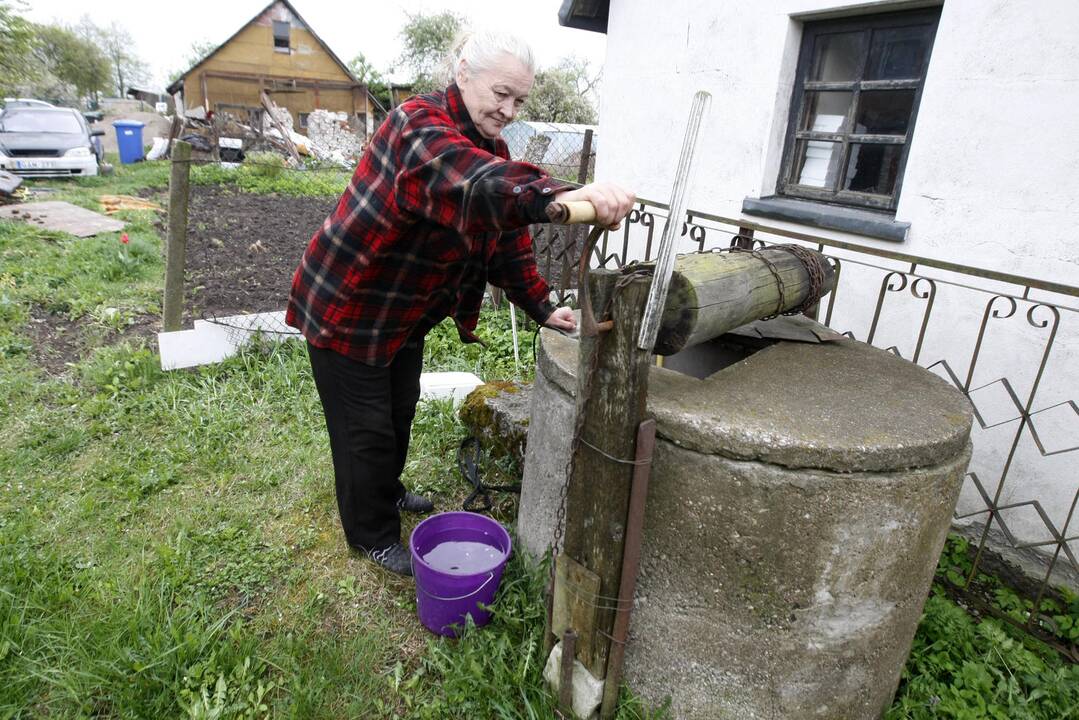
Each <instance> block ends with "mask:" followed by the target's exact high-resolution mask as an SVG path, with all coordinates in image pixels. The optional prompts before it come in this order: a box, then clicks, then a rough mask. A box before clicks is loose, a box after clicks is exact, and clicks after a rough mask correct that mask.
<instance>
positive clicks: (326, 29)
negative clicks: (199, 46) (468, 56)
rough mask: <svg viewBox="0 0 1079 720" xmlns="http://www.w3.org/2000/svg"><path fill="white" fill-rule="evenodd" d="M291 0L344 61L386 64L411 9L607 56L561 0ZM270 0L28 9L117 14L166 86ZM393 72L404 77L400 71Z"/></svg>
mask: <svg viewBox="0 0 1079 720" xmlns="http://www.w3.org/2000/svg"><path fill="white" fill-rule="evenodd" d="M291 1H292V5H293V7H295V8H296V10H297V11H298V12H299V13H300V15H301V16H302V17H303V19H304V20H306V21H307V23H308V25H310V26H311V28H312V29H313V30H314V31H315V33H317V34H318V36H319V37H321V38H322V40H323V41H324V42H325V43H326V44H327V45H329V46H330V48H331V49H332V50H333V51H334V52H335V53H336V54H337V56H338V57H340V58H341V59H342V60H343V61H345V62H346V63H347V62H348V61H349V60H351V59H352V58H353V57H354V56H355V55H356V54H357V53H358V52H362V53H363V54H364V55H365V56H367V59H368V60H369V61H371V62H372V63H373V64H374V66H375V67H376V68H377V69H378V70H380V71H382V72H385V71H386V70H387V69H388V68H389V67H390V66H391V65H392V64H393V62H394V61H395V60H396V58H397V56H398V55H399V39H398V33H399V31H400V29H401V27H402V26H403V25H404V23H405V22H406V20H407V16H406V14H405V10H406V9H407V10H408V12H409V13H410V14H417V13H424V14H430V13H437V12H441V11H443V10H451V11H453V12H456V13H458V14H460V15H464V16H465V17H467V18H469V19H470V20H471V24H472V25H473V26H481V27H491V28H498V29H505V30H509V31H511V32H516V33H517V34H519V35H521V36H522V37H524V38H525V39H527V40H528V41H529V42H530V43H531V44H532V47H533V51H534V52H535V54H536V59H537V61H538V63H539V65H540V67H546V66H549V65H554V64H556V63H557V62H558V61H559V60H560V59H561V58H563V57H566V56H569V55H575V56H576V57H578V58H582V59H585V60H588V61H589V62H590V64H591V67H592V68H593V69H596V68H598V67H599V66H601V65H602V64H603V58H604V53H605V51H606V36H605V35H602V34H600V33H594V32H588V31H585V30H573V29H570V28H564V27H562V26H560V25H559V24H558V8H559V6H560V5H561V4H562V3H561V0H354V1H353V2H341V1H340V0H291ZM268 2H269V0H233V1H230V2H221V0H184V2H183V3H173V4H167V3H166V4H161V3H160V2H157V1H156V0H142V1H141V2H137V1H136V0H94V1H93V2H92V3H86V2H85V1H84V0H29V2H28V3H24V4H23V5H22V13H21V14H22V15H23V16H24V17H26V18H27V19H29V20H33V21H34V22H41V23H49V22H55V21H59V22H61V23H69V24H70V23H75V22H77V21H78V20H79V18H81V17H82V16H83V15H84V14H86V13H87V12H88V9H89V8H92V9H93V13H92V16H91V19H92V20H93V21H94V23H96V24H97V25H109V24H111V23H112V22H113V21H116V22H117V23H119V24H120V25H121V26H123V27H125V28H126V29H127V30H128V32H130V33H131V36H132V37H133V38H134V40H135V44H136V47H135V52H136V54H137V55H138V56H139V57H140V58H142V59H143V60H145V61H146V63H147V64H148V65H149V67H150V71H151V73H152V83H151V85H152V86H155V87H157V88H159V89H160V88H164V86H165V85H166V84H167V82H168V76H169V73H170V72H172V71H174V70H180V69H183V70H186V69H187V63H186V62H185V58H186V57H187V55H188V53H189V51H190V48H191V44H192V43H193V42H198V41H210V42H213V43H215V44H219V43H221V42H223V41H225V40H226V39H228V38H229V37H230V36H231V35H232V34H233V33H234V32H236V31H237V30H239V29H240V27H241V26H243V25H244V24H246V23H247V21H248V20H250V19H251V18H253V17H254V16H255V14H256V13H258V12H259V11H261V10H262V8H264V7H265V6H266V5H267V4H268ZM392 79H399V80H405V79H407V78H406V77H405V76H401V75H400V74H397V75H395V76H392Z"/></svg>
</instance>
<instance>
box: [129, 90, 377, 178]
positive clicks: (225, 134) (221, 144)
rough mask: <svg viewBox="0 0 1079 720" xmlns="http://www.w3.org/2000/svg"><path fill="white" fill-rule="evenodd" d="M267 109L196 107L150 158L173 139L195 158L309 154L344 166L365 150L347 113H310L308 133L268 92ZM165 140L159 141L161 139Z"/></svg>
mask: <svg viewBox="0 0 1079 720" xmlns="http://www.w3.org/2000/svg"><path fill="white" fill-rule="evenodd" d="M262 105H263V108H262V110H263V111H262V113H261V114H255V113H251V114H250V115H248V116H247V117H242V118H241V117H236V116H235V115H233V114H231V113H227V112H219V113H207V112H206V111H205V109H204V108H203V107H201V106H197V107H194V108H191V109H188V110H186V111H183V113H182V115H178V116H177V118H175V119H174V120H173V124H172V129H171V132H170V137H169V138H167V139H165V138H155V140H154V147H153V149H152V150H151V151H150V153H148V155H147V157H148V159H151V160H153V159H157V158H159V157H164V156H166V155H167V154H168V152H169V149H170V148H171V144H172V141H173V140H176V139H178V140H183V141H184V142H187V143H189V144H190V145H191V147H192V151H193V152H194V156H195V157H196V158H200V157H201V158H204V159H211V160H220V161H222V162H240V161H242V160H243V159H244V156H245V155H246V154H247V153H252V152H273V153H276V154H283V155H285V156H286V157H287V158H288V159H289V161H290V162H291V163H292V164H293V165H301V164H303V163H304V162H305V158H311V159H313V160H316V161H318V162H324V163H331V164H334V165H340V166H342V167H352V166H354V165H355V164H356V160H357V159H358V158H359V156H360V154H361V152H362V151H363V141H362V139H361V137H360V135H359V134H358V133H357V132H356V131H355V130H354V129H353V128H352V126H350V125H349V123H348V116H347V115H346V114H345V113H334V112H330V111H328V110H315V111H313V112H312V113H310V114H309V115H308V117H307V135H303V134H302V133H299V132H296V130H295V129H294V127H293V119H292V114H291V113H290V112H289V110H288V109H287V108H283V107H280V106H278V105H277V104H276V103H274V102H273V100H271V99H270V98H269V96H268V95H266V94H265V93H263V96H262ZM159 141H160V142H159Z"/></svg>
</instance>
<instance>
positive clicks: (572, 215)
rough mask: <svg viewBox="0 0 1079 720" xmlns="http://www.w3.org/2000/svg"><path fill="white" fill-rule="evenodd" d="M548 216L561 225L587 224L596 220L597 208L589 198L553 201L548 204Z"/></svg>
mask: <svg viewBox="0 0 1079 720" xmlns="http://www.w3.org/2000/svg"><path fill="white" fill-rule="evenodd" d="M547 217H548V218H550V220H551V222H553V223H558V224H559V225H586V224H588V223H593V222H595V221H596V208H595V206H593V205H592V203H590V202H588V201H587V200H570V201H569V202H552V203H549V204H548V205H547Z"/></svg>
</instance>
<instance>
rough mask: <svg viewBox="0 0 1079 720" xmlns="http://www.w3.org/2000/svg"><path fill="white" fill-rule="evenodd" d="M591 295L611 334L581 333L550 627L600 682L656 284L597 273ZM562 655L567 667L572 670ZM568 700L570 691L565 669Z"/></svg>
mask: <svg viewBox="0 0 1079 720" xmlns="http://www.w3.org/2000/svg"><path fill="white" fill-rule="evenodd" d="M587 285H588V288H587V292H589V297H590V298H591V303H592V306H593V307H594V308H597V314H598V316H599V318H600V319H601V321H602V319H603V318H604V317H605V316H606V315H608V313H605V312H604V310H605V309H606V308H608V307H609V308H610V312H609V316H610V318H612V320H613V323H612V324H611V326H610V329H609V330H606V331H600V332H598V333H596V334H588V328H584V327H582V336H581V352H580V355H579V368H578V378H579V382H578V393H577V422H576V426H575V429H574V432H575V443H574V444H575V451H574V453H573V457H572V459H571V466H572V471H571V475H570V477H569V482H568V485H567V488H566V498H565V536H564V542H563V551H562V554H561V555H560V556H559V557H558V559H557V569H556V577H555V585H554V589H553V590H554V597H553V599H552V602H553V609H552V617H551V627H550V628H549V631H550V632H551V633H553V635H554V636H557V637H559V638H561V637H563V636H564V634H565V633H566V632H567V631H574V632H575V633H576V642H575V643H574V647H573V649H572V650H569V652H573V654H574V655H575V657H576V659H577V660H579V661H580V662H581V663H582V664H583V665H584V667H585V668H587V670H588V671H589V673H590V674H591V675H592V677H593V678H595V679H596V680H603V679H604V678H605V677H606V674H607V662H608V658H609V656H610V654H611V640H610V638H611V636H612V632H613V630H614V626H615V619H616V615H617V614H618V612H617V611H618V604H617V603H616V602H608V601H606V600H605V598H615V597H618V596H619V592H620V583H621V580H622V578H621V571H622V563H623V553H624V551H625V540H626V524H627V515H628V510H629V504H630V488H631V480H632V477H633V475H634V469H635V467H636V466H637V463H636V461H635V459H634V458H635V455H636V450H637V440H636V438H637V431H638V426H639V425H640V424H641V422H642V421H643V420H644V412H645V401H646V398H647V395H648V367H649V365H650V361H651V357H652V354H651V352H649V351H647V350H641V349H639V348H638V347H637V336H638V334H639V332H640V327H641V320H642V318H643V317H644V306H645V303H646V301H647V299H648V289H649V287H650V286H651V277H650V276H648V275H646V274H637V275H625V274H623V273H621V272H620V271H617V270H604V269H600V270H593V271H592V272H591V273H590V274H589V278H588V283H587ZM566 655H567V648H565V647H564V648H563V665H564V666H566V664H567V663H571V662H572V659H570V658H567V657H566ZM562 677H563V685H562V695H563V696H565V693H566V692H568V689H567V687H566V686H565V681H566V680H567V679H569V678H570V674H569V673H567V672H566V670H563V676H562Z"/></svg>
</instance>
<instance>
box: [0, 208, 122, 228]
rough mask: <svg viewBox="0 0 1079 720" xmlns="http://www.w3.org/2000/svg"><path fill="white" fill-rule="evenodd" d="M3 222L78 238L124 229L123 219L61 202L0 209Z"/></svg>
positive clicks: (0, 217)
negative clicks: (18, 223)
mask: <svg viewBox="0 0 1079 720" xmlns="http://www.w3.org/2000/svg"><path fill="white" fill-rule="evenodd" d="M0 219H4V220H13V221H16V222H19V221H21V222H26V223H30V224H31V225H38V226H40V227H42V228H45V229H46V230H57V231H59V232H66V233H70V234H72V235H75V236H76V237H90V236H92V235H97V234H99V233H106V232H119V231H120V230H123V229H124V223H123V222H122V221H120V220H116V219H114V218H110V217H106V216H105V215H102V214H101V213H96V212H94V211H93V210H87V209H86V208H81V207H79V206H78V205H72V204H71V203H67V202H61V201H59V200H49V201H47V202H32V203H18V204H17V205H5V206H3V207H0Z"/></svg>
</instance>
